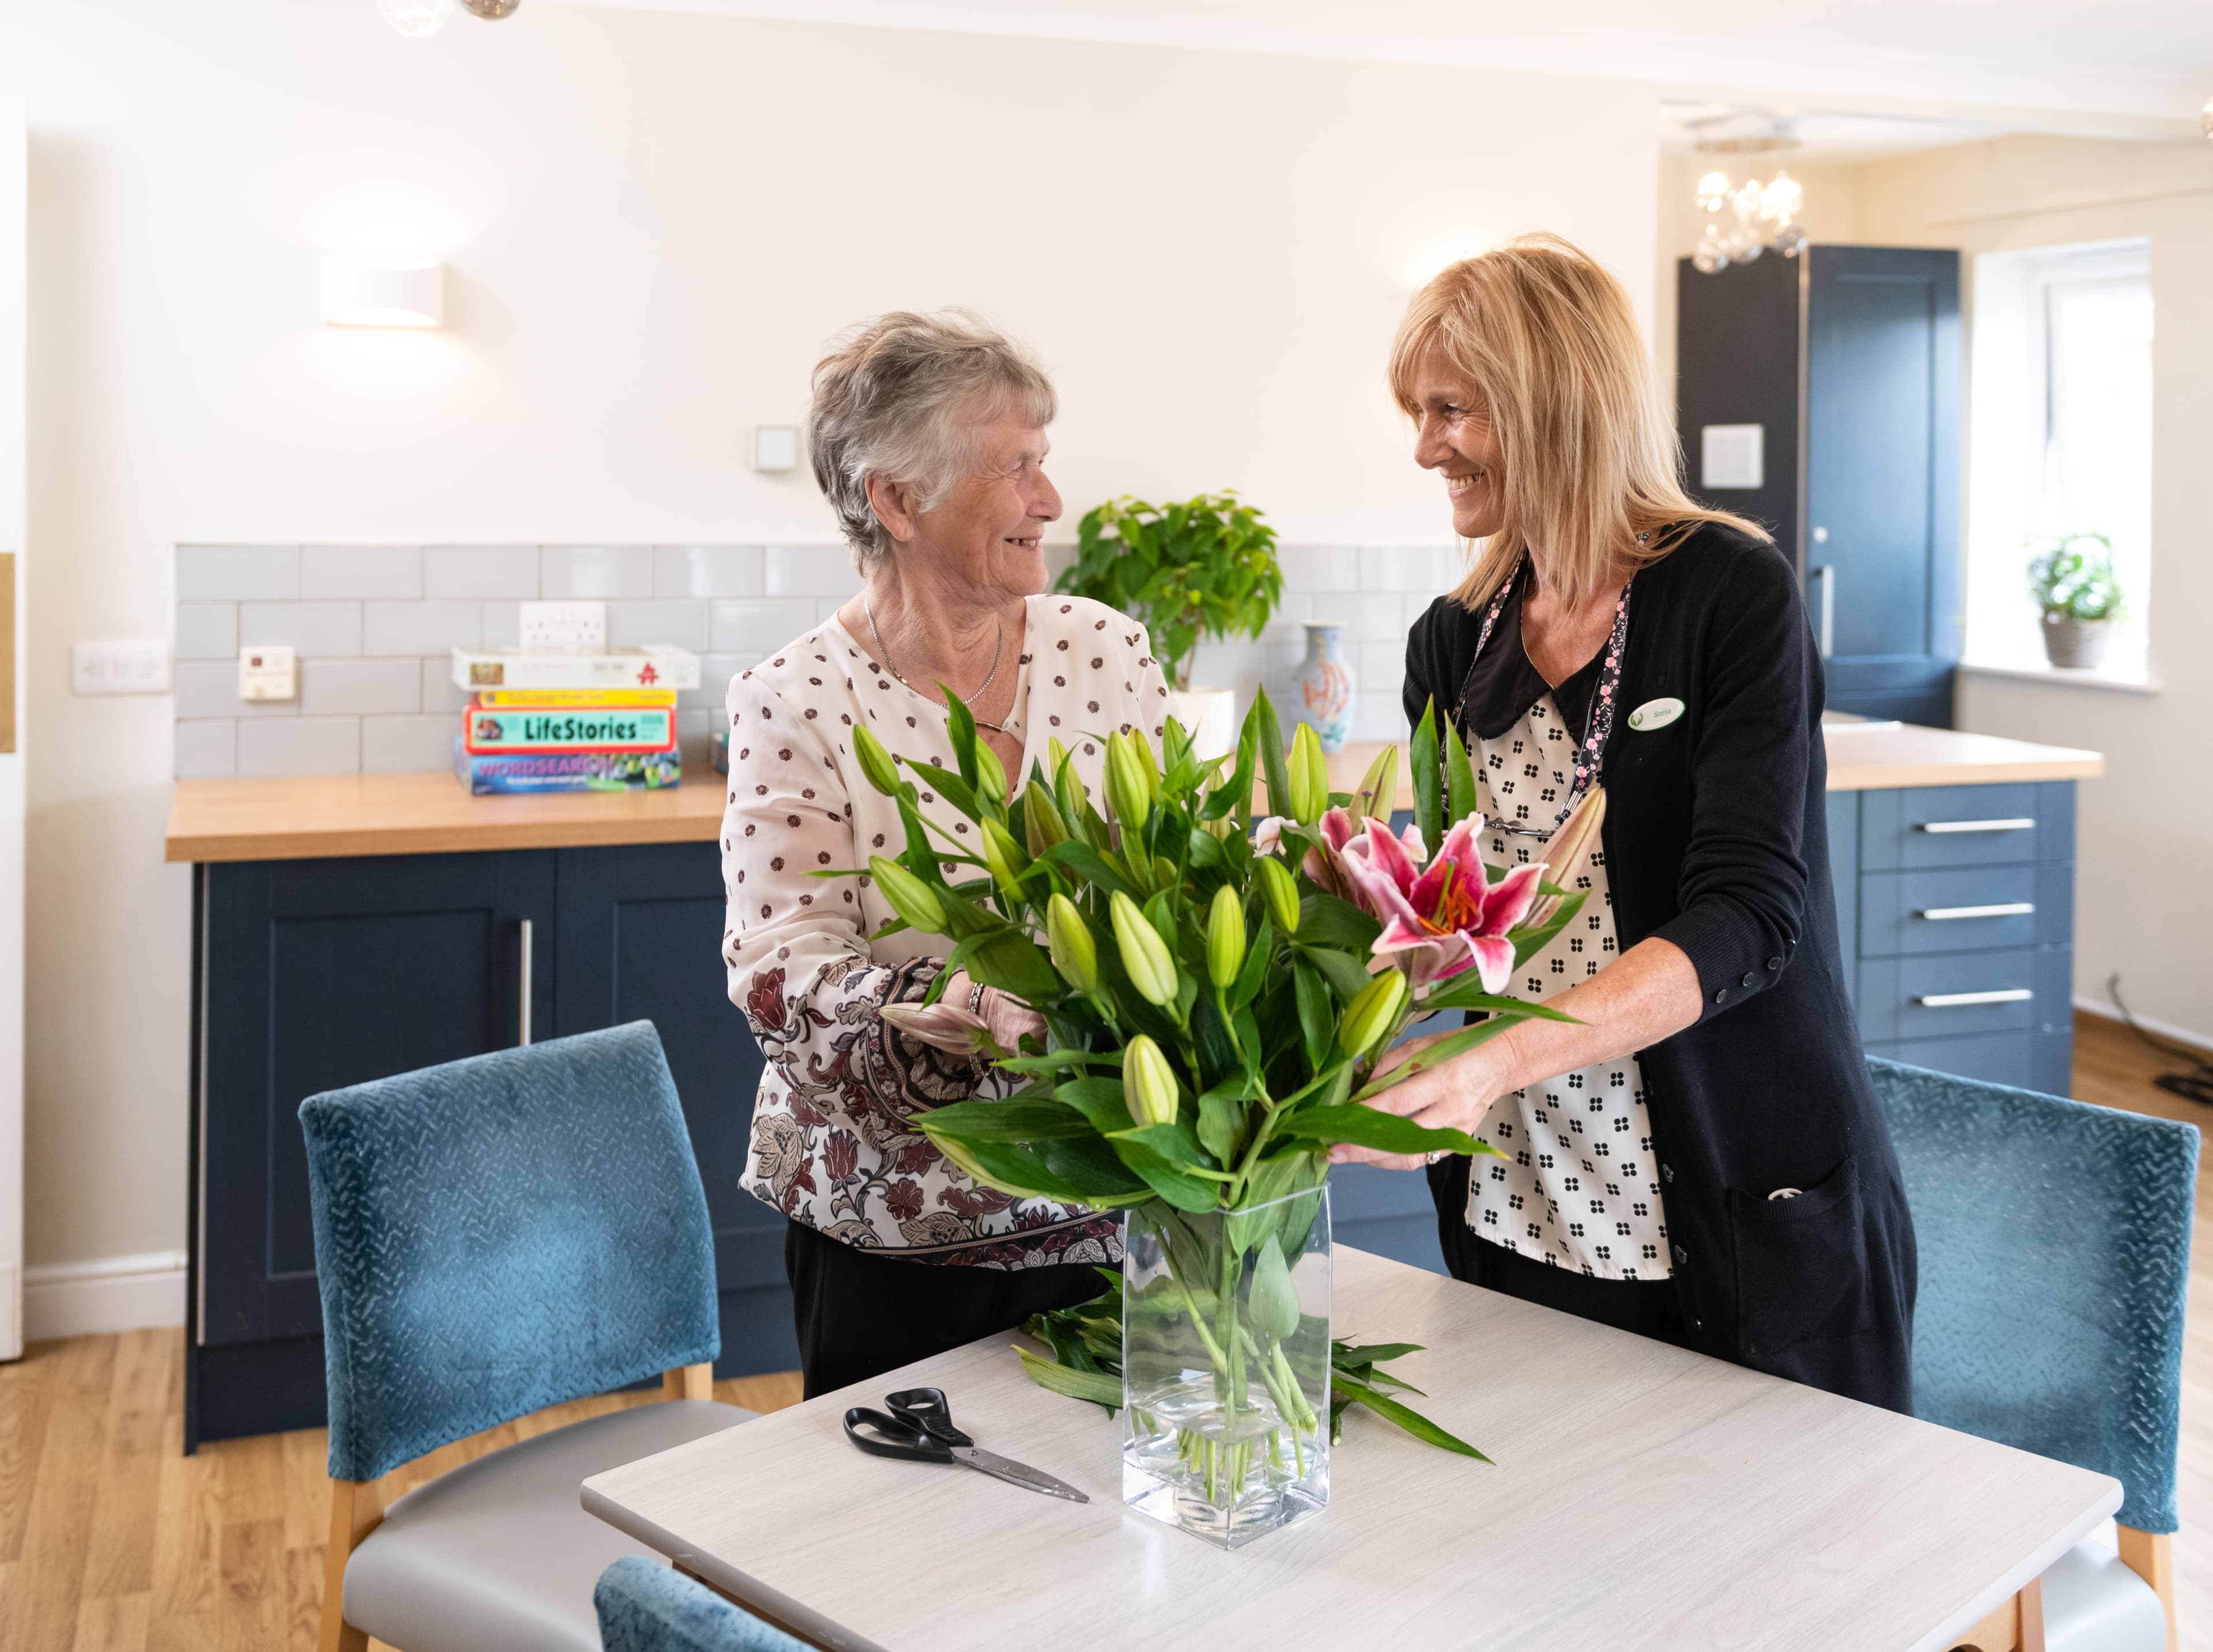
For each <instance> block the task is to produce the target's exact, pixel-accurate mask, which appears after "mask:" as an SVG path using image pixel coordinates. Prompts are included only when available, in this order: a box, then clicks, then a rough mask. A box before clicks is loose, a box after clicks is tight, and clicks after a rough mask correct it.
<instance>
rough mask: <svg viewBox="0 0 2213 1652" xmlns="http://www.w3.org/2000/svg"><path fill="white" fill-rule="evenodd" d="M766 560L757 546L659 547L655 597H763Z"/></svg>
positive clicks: (655, 552)
mask: <svg viewBox="0 0 2213 1652" xmlns="http://www.w3.org/2000/svg"><path fill="white" fill-rule="evenodd" d="M764 560H765V558H764V553H763V552H762V550H761V548H760V546H757V545H656V546H654V547H653V594H654V595H655V596H659V597H684V596H710V597H712V596H763V595H765V594H767V592H766V588H765V585H764V583H763V582H764V580H765V573H764V571H763V563H764Z"/></svg>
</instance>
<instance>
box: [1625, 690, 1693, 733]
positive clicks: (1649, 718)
mask: <svg viewBox="0 0 2213 1652" xmlns="http://www.w3.org/2000/svg"><path fill="white" fill-rule="evenodd" d="M1682 715H1683V702H1682V701H1680V700H1679V699H1675V698H1672V697H1671V698H1667V699H1663V700H1647V701H1645V702H1644V704H1642V705H1640V706H1638V707H1637V709H1636V710H1634V711H1631V713H1630V714H1629V726H1630V727H1631V728H1634V729H1635V730H1637V733H1638V734H1640V735H1649V734H1650V733H1651V732H1652V731H1653V730H1654V729H1655V728H1666V727H1667V725H1668V724H1669V723H1671V722H1674V721H1675V719H1676V718H1678V717H1680V716H1682Z"/></svg>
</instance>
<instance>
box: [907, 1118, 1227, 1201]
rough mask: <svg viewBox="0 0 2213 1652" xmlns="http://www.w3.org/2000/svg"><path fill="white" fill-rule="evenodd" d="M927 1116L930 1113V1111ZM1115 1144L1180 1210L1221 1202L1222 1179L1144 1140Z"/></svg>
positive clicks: (1147, 1182) (1120, 1154)
mask: <svg viewBox="0 0 2213 1652" xmlns="http://www.w3.org/2000/svg"><path fill="white" fill-rule="evenodd" d="M924 1117H925V1118H926V1117H928V1115H927V1114H924ZM1113 1149H1114V1154H1115V1156H1116V1157H1118V1158H1119V1159H1120V1160H1121V1161H1122V1162H1123V1163H1124V1164H1125V1165H1127V1166H1128V1167H1130V1168H1131V1170H1133V1171H1135V1172H1136V1173H1137V1174H1138V1175H1139V1176H1140V1177H1142V1178H1143V1180H1144V1183H1145V1186H1148V1187H1149V1188H1151V1189H1152V1190H1153V1192H1155V1193H1157V1194H1159V1195H1160V1196H1161V1198H1162V1199H1164V1200H1166V1201H1167V1203H1168V1204H1171V1205H1173V1206H1174V1207H1175V1208H1176V1209H1177V1210H1190V1211H1192V1212H1194V1213H1196V1212H1198V1211H1202V1210H1213V1209H1215V1208H1216V1206H1217V1205H1219V1204H1221V1203H1222V1188H1221V1185H1220V1184H1219V1183H1216V1182H1211V1181H1209V1180H1207V1179H1206V1178H1205V1177H1204V1176H1194V1175H1192V1174H1191V1173H1189V1172H1188V1171H1186V1170H1185V1169H1183V1168H1182V1167H1180V1166H1178V1165H1174V1164H1171V1163H1170V1162H1169V1161H1167V1159H1165V1158H1163V1157H1162V1156H1161V1155H1160V1154H1158V1153H1156V1152H1155V1151H1154V1150H1153V1149H1151V1148H1149V1147H1148V1146H1146V1145H1145V1144H1144V1143H1143V1142H1134V1141H1129V1140H1126V1139H1117V1140H1116V1141H1115V1142H1114V1143H1113Z"/></svg>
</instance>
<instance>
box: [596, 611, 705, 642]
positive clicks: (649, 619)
mask: <svg viewBox="0 0 2213 1652" xmlns="http://www.w3.org/2000/svg"><path fill="white" fill-rule="evenodd" d="M710 618H711V616H710V613H709V611H708V607H707V605H706V604H705V603H704V602H700V601H697V600H692V601H669V602H610V603H608V604H607V643H608V645H609V646H610V647H612V648H637V647H639V646H641V645H643V644H644V643H674V644H675V645H676V646H677V647H678V648H680V649H691V650H692V652H693V653H694V654H699V653H704V651H705V650H706V648H707V635H708V630H709V623H708V622H709V620H710Z"/></svg>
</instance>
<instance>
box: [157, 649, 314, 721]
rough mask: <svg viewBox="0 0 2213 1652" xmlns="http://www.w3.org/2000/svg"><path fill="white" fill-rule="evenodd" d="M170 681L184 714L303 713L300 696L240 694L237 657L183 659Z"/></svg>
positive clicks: (255, 715)
mask: <svg viewBox="0 0 2213 1652" xmlns="http://www.w3.org/2000/svg"><path fill="white" fill-rule="evenodd" d="M169 683H170V688H171V692H172V694H173V697H174V702H175V705H176V714H177V716H179V717H180V718H185V717H250V718H253V719H254V720H256V721H265V720H267V719H270V718H275V717H296V716H299V715H300V702H299V701H298V700H296V699H291V700H241V698H238V661H235V660H180V661H177V662H176V663H175V665H174V666H173V667H172V668H170V673H169Z"/></svg>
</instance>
